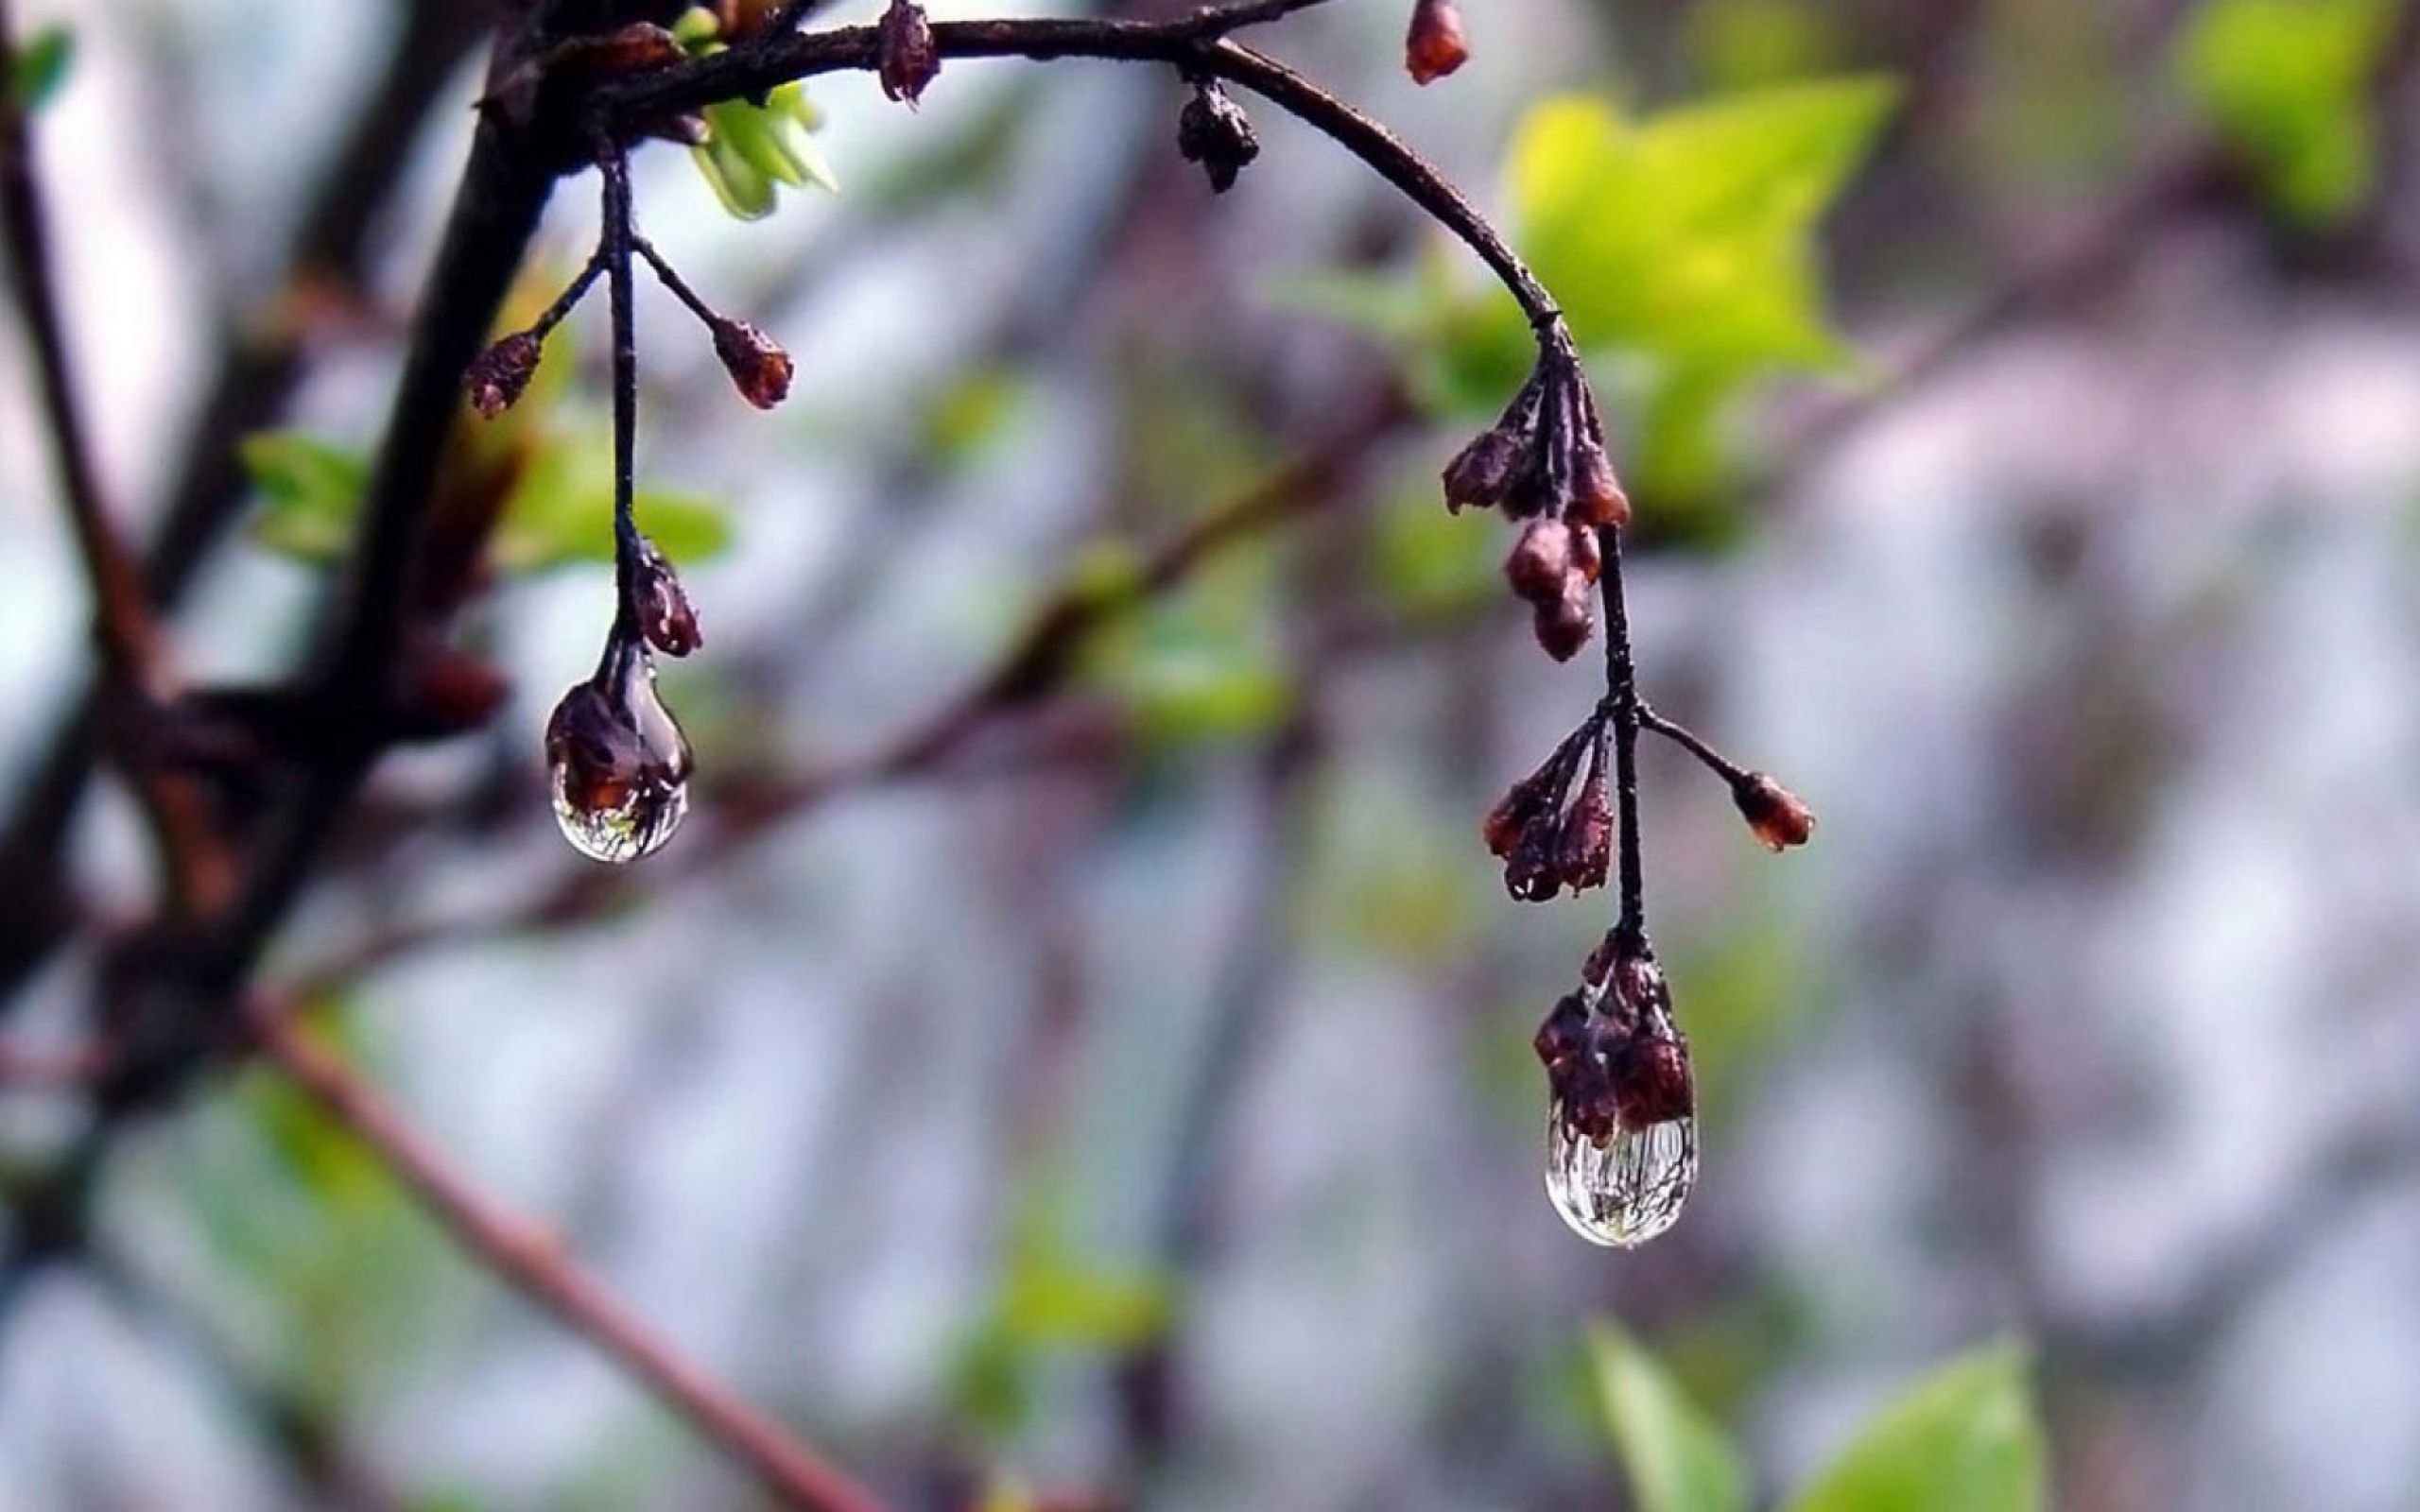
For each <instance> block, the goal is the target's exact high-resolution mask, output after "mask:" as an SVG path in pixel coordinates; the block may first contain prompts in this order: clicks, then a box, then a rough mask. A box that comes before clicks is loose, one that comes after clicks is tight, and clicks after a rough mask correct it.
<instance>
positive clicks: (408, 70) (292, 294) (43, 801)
mask: <svg viewBox="0 0 2420 1512" xmlns="http://www.w3.org/2000/svg"><path fill="white" fill-rule="evenodd" d="M398 9H399V10H400V13H401V16H402V23H403V24H402V28H401V30H400V32H399V34H398V35H397V38H396V41H395V44H394V47H393V49H392V50H391V51H390V52H389V54H388V56H387V60H386V62H385V64H384V66H383V68H382V69H381V71H380V72H379V74H378V75H377V77H375V78H374V79H373V80H372V82H371V84H370V86H369V88H368V90H367V91H366V93H365V95H364V103H363V105H362V107H361V109H360V111H359V112H358V113H357V114H355V115H354V118H353V120H352V123H351V125H350V126H349V127H348V128H347V129H346V130H345V133H344V137H343V141H342V143H341V145H340V146H338V148H337V152H336V155H335V156H334V157H333V158H332V159H331V160H330V161H329V163H328V164H327V166H326V167H325V168H324V169H323V170H322V171H321V173H320V177H319V179H318V180H315V182H314V186H313V188H312V189H311V191H310V192H309V194H308V196H307V198H306V201H305V204H304V207H303V210H302V216H301V220H300V224H299V225H298V227H297V228H296V230H295V232H294V234H293V239H292V241H291V244H290V246H289V247H288V249H287V251H286V254H285V263H284V266H283V268H282V269H281V271H280V273H279V275H278V281H277V289H276V292H275V294H274V295H273V296H272V297H271V298H270V300H269V301H268V313H266V314H264V315H263V316H262V317H260V318H245V319H238V320H236V321H234V322H233V323H232V324H230V325H229V326H228V327H227V328H226V329H225V330H224V331H223V332H222V333H221V334H220V337H219V340H220V350H219V356H218V364H217V369H216V371H215V372H214V373H213V374H212V376H211V377H210V379H209V380H208V382H207V385H206V387H205V389H204V396H203V398H202V400H201V403H200V404H199V408H198V412H197V416H196V419H195V421H194V422H193V424H192V426H191V428H190V430H189V431H188V433H187V436H186V438H185V441H184V444H183V446H182V449H181V451H180V454H179V456H178V460H177V462H176V464H175V466H174V467H173V468H172V469H171V470H170V471H169V472H168V474H167V476H168V479H169V482H168V488H169V490H170V491H169V494H168V497H167V499H166V501H165V507H164V510H163V513H162V517H161V522H160V525H159V528H158V531H157V533H156V536H155V538H154V540H153V542H152V544H151V547H150V549H149V550H148V552H147V554H146V557H145V559H144V562H143V571H142V581H143V586H144V589H145V590H146V591H147V593H148V594H149V601H150V603H152V604H153V605H154V606H156V607H157V608H158V609H160V610H166V609H168V608H171V607H173V606H174V605H175V604H176V603H177V602H178V601H179V600H181V599H182V597H183V596H184V593H185V592H186V590H187V589H188V588H189V587H190V586H191V584H192V582H193V579H194V576H195V575H196V573H197V571H198V569H199V566H200V564H201V562H202V561H203V560H204V559H205V558H206V556H207V554H208V552H209V551H210V549H211V548H212V547H213V546H214V545H215V544H216V542H217V541H220V540H221V539H223V537H224V534H225V530H226V527H227V525H228V524H229V523H230V522H232V521H233V519H234V517H235V515H236V514H237V512H238V511H239V510H240V508H241V507H242V506H243V503H244V501H245V498H246V496H247V491H248V488H247V484H246V480H245V475H244V472H243V469H242V467H241V465H240V463H239V462H238V459H237V455H236V443H237V442H238V441H240V440H241V439H242V438H244V437H245V436H246V435H249V434H250V433H251V432H253V431H255V430H259V429H261V428H262V427H264V426H267V425H268V424H270V423H271V422H273V421H275V420H276V419H277V418H278V417H279V416H280V415H281V414H283V413H284V411H285V405H286V404H287V402H288V400H289V399H290V398H291V397H292V395H293V393H294V390H295V388H296V387H298V385H299V384H300V383H301V381H302V375H303V373H304V371H305V370H306V366H307V365H306V356H307V343H308V341H309V339H310V337H311V335H312V334H313V331H312V322H311V321H310V320H308V319H307V318H303V312H305V311H307V310H308V309H310V308H311V307H313V305H314V304H316V303H321V302H324V301H325V300H326V298H327V297H328V296H329V295H330V294H331V293H332V292H338V291H343V292H347V293H350V292H356V291H358V290H359V288H360V286H361V284H362V282H363V279H364V277H365V275H366V273H367V271H368V260H369V257H370V254H371V250H372V248H371V245H370V232H371V229H372V225H373V224H374V223H375V221H376V218H377V216H378V215H379V214H380V213H381V212H382V211H383V210H384V209H385V208H386V207H387V204H388V202H389V199H390V198H392V194H393V190H394V187H395V184H396V181H397V180H398V179H399V177H400V176H401V175H402V173H403V171H404V168H405V166H406V164H407V163H410V162H411V161H412V151H411V148H412V145H413V144H414V142H416V141H417V140H418V138H419V137H420V135H421V133H422V131H423V129H424V128H425V126H426V125H427V123H428V119H429V115H430V112H431V111H432V110H433V109H434V107H435V105H436V101H437V97H438V94H439V92H440V91H441V88H442V87H443V85H444V82H445V80H446V78H447V77H448V76H449V75H451V74H452V73H453V71H454V70H455V68H456V67H458V65H459V64H460V63H461V61H462V60H463V59H465V58H466V57H467V56H469V53H470V50H471V44H472V43H473V42H474V41H475V39H476V38H477V37H478V35H479V34H480V32H481V30H482V29H483V26H484V25H485V16H484V8H483V7H482V6H480V5H479V4H477V3H476V0H401V3H400V4H399V6H398ZM103 736H104V730H103V719H102V690H101V688H100V686H99V685H98V684H95V685H94V686H92V687H90V688H88V689H87V691H86V692H85V693H84V694H83V695H82V696H81V697H80V698H79V699H78V701H77V705H76V710H75V712H74V713H72V714H70V715H69V716H68V717H67V718H66V719H65V720H64V721H63V722H62V723H61V727H60V729H59V730H58V731H57V732H56V733H55V734H54V735H53V736H52V737H51V738H50V740H49V741H48V742H47V743H46V745H45V746H44V747H43V751H42V754H41V755H40V756H39V757H38V758H37V759H36V761H35V762H34V764H33V765H32V767H31V769H30V771H29V773H28V775H27V776H26V779H25V781H24V782H23V784H22V786H21V791H20V793H19V795H18V797H17V799H15V802H14V804H13V806H12V808H11V809H10V811H9V818H8V821H7V823H6V824H5V825H0V1016H5V1014H6V1010H7V1005H8V1003H9V998H10V996H11V995H12V989H13V988H16V987H17V986H18V985H20V984H21V983H22V982H23V981H24V980H25V979H26V976H27V974H28V973H30V972H31V971H32V970H33V969H34V968H35V967H36V966H38V965H39V964H40V963H41V962H42V961H43V958H44V957H46V956H47V955H48V954H49V953H50V951H51V950H52V949H53V948H54V947H55V946H56V945H58V943H59V942H60V941H61V939H62V938H63V937H64V936H66V934H67V932H68V931H69V929H71V928H72V927H73V924H74V911H73V904H72V902H71V901H70V900H71V892H70V886H71V885H70V883H69V881H68V878H67V876H66V868H65V864H64V861H65V848H66V841H67V836H68V833H69V832H70V829H71V827H72V825H73V823H74V821H75V817H76V815H77V813H78V809H79V807H80V799H81V797H82V795H83V792H84V788H85V783H86V781H87V779H88V778H89V776H90V774H91V771H92V765H93V761H94V758H95V754H96V753H97V751H98V748H99V746H100V743H101V741H102V739H103Z"/></svg>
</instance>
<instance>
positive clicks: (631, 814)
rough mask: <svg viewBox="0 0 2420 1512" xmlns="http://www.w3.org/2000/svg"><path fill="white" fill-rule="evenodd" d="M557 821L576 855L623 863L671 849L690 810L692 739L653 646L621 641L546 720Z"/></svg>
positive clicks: (615, 644)
mask: <svg viewBox="0 0 2420 1512" xmlns="http://www.w3.org/2000/svg"><path fill="white" fill-rule="evenodd" d="M546 764H547V766H548V768H549V769H550V772H551V775H552V778H553V783H554V799H555V819H556V822H557V823H559V824H561V825H562V832H563V838H564V839H566V840H569V841H570V842H571V843H572V847H573V849H575V850H577V851H579V853H580V854H582V855H584V856H588V857H590V858H592V859H594V860H597V861H604V862H610V863H614V864H615V865H620V864H622V863H624V862H630V861H636V860H637V859H639V858H640V857H641V856H644V855H647V854H648V853H649V852H651V851H656V850H657V849H659V848H661V847H662V846H663V844H664V842H666V840H669V839H670V838H672V832H673V831H675V830H677V829H679V828H680V827H681V820H682V818H683V816H685V815H686V814H687V813H688V812H689V773H690V770H691V767H692V765H693V763H692V761H691V758H690V754H689V742H688V740H687V738H686V737H685V736H683V734H682V733H681V727H680V725H679V724H677V723H675V722H674V720H673V718H672V714H671V712H670V711H669V710H667V709H666V708H665V707H664V702H663V700H662V699H660V698H658V697H657V696H656V692H655V662H654V660H653V658H651V657H650V656H648V652H647V649H646V647H645V646H642V645H638V644H631V643H626V642H625V641H623V640H622V639H621V638H619V637H617V638H616V640H615V642H614V644H612V645H610V646H608V647H607V650H606V653H605V662H604V664H603V665H601V666H599V667H598V668H597V672H596V678H595V679H592V680H590V681H587V682H583V683H581V684H579V686H578V687H575V688H573V689H572V690H571V691H570V692H569V693H566V694H564V695H563V698H562V702H561V703H559V704H557V705H556V706H555V713H554V717H553V718H552V719H550V720H548V721H547V723H546Z"/></svg>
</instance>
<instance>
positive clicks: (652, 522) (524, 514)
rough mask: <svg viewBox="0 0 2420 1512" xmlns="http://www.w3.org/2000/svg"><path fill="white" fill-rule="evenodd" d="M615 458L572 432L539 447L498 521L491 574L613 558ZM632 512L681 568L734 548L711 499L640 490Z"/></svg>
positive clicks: (602, 444) (596, 439) (599, 440)
mask: <svg viewBox="0 0 2420 1512" xmlns="http://www.w3.org/2000/svg"><path fill="white" fill-rule="evenodd" d="M612 456H613V452H612V448H611V444H610V443H609V442H608V440H607V439H606V438H604V437H601V436H588V435H575V436H572V437H564V438H552V439H549V440H548V441H546V442H545V443H544V444H543V445H542V446H541V447H540V448H539V449H538V451H537V454H536V455H534V456H533V457H531V459H530V461H529V464H528V466H527V468H526V469H525V470H524V471H523V472H522V474H521V479H520V482H519V484H518V485H517V486H516V487H515V488H514V490H513V491H512V497H511V498H510V500H509V501H507V502H506V504H505V508H504V518H503V519H502V520H501V521H499V522H498V523H497V525H496V532H495V539H494V541H493V542H492V543H491V545H490V547H489V551H490V555H491V556H492V557H493V559H494V562H495V566H496V570H497V571H499V572H501V573H506V574H512V575H517V574H524V573H535V572H544V571H546V570H547V569H549V568H554V567H563V566H569V565H571V564H573V563H577V562H609V561H612V560H613V559H614V474H613V462H612ZM631 512H632V513H633V514H635V515H636V516H637V517H638V523H639V528H640V529H642V530H644V531H646V532H647V533H648V535H649V536H650V537H652V538H654V541H655V543H656V545H658V546H659V547H661V548H663V551H664V554H665V555H666V556H667V557H669V558H672V559H673V560H674V561H676V562H679V563H681V564H682V565H683V566H686V565H688V564H690V563H693V562H698V561H703V560H706V559H708V558H714V557H718V556H720V555H721V554H722V553H724V552H725V551H728V550H729V549H730V548H731V521H730V517H729V516H728V515H727V514H726V513H725V512H724V510H723V508H722V507H721V506H720V505H718V504H717V503H715V502H714V501H713V500H711V499H706V498H701V497H700V496H698V495H695V494H687V493H676V492H669V491H666V490H655V489H641V490H638V491H637V493H636V494H635V495H634V496H633V497H632V498H631Z"/></svg>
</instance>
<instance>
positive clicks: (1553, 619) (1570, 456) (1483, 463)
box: [1444, 348, 1630, 662]
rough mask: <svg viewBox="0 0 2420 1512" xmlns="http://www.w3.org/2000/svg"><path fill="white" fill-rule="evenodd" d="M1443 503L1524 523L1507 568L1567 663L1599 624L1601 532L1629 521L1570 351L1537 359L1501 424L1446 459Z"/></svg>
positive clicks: (1543, 641) (1591, 397) (1592, 401)
mask: <svg viewBox="0 0 2420 1512" xmlns="http://www.w3.org/2000/svg"><path fill="white" fill-rule="evenodd" d="M1444 485H1445V507H1447V508H1449V509H1451V510H1453V511H1454V512H1455V513H1457V514H1459V513H1461V511H1462V510H1463V509H1465V508H1494V509H1501V510H1503V511H1504V513H1505V514H1506V515H1507V516H1509V517H1510V518H1512V519H1514V520H1521V521H1526V522H1528V523H1527V524H1525V526H1524V527H1523V529H1522V532H1521V538H1520V540H1519V541H1516V542H1515V543H1514V545H1513V554H1512V556H1510V557H1509V558H1506V559H1505V563H1504V575H1505V576H1506V578H1508V579H1509V580H1510V581H1511V583H1512V585H1513V592H1514V593H1518V594H1519V595H1520V596H1521V598H1522V599H1523V600H1524V601H1526V602H1527V603H1528V604H1529V605H1530V610H1531V616H1532V623H1533V627H1534V629H1535V631H1536V633H1537V638H1538V644H1539V645H1541V646H1543V647H1544V648H1545V649H1546V652H1547V655H1548V656H1551V657H1553V658H1554V659H1555V660H1556V661H1558V662H1567V661H1569V660H1571V658H1572V657H1573V656H1575V655H1577V654H1578V652H1579V650H1580V648H1581V647H1582V645H1584V644H1587V641H1588V637H1589V635H1590V633H1591V632H1592V631H1593V630H1594V629H1595V627H1596V615H1595V610H1594V606H1593V602H1592V599H1591V596H1590V590H1591V589H1592V588H1593V587H1594V585H1595V583H1596V581H1597V574H1598V571H1599V567H1600V565H1601V560H1600V543H1599V538H1598V532H1599V531H1600V530H1614V529H1619V528H1620V527H1622V526H1623V525H1626V524H1629V523H1630V499H1629V497H1628V496H1627V495H1626V494H1624V493H1623V492H1622V487H1621V483H1620V481H1619V480H1618V479H1617V478H1616V477H1615V476H1614V464H1613V461H1612V459H1611V458H1610V457H1609V456H1607V455H1606V454H1605V432H1604V422H1603V421H1602V420H1601V419H1600V418H1599V415H1598V413H1597V399H1596V395H1595V394H1593V393H1591V392H1590V391H1589V388H1588V380H1587V379H1586V378H1585V377H1584V376H1583V375H1582V373H1581V371H1580V364H1579V360H1578V359H1577V358H1576V357H1575V356H1574V355H1572V353H1571V352H1569V350H1568V349H1567V348H1565V349H1563V350H1560V351H1549V352H1547V354H1546V355H1544V356H1543V357H1541V358H1540V359H1539V361H1538V365H1537V367H1536V369H1534V370H1532V371H1531V372H1530V379H1529V381H1528V382H1527V383H1525V384H1523V385H1522V386H1521V391H1520V392H1519V393H1518V394H1515V395H1514V396H1513V403H1512V404H1510V405H1508V406H1507V407H1506V408H1505V411H1504V414H1503V415H1502V417H1501V418H1500V419H1498V420H1497V421H1496V422H1495V424H1494V425H1493V426H1491V427H1489V428H1488V429H1487V430H1484V431H1482V432H1480V433H1479V434H1478V437H1477V438H1474V439H1473V440H1472V441H1471V443H1470V444H1469V445H1468V446H1465V447H1463V448H1462V450H1461V452H1460V453H1459V454H1457V455H1456V456H1455V457H1454V459H1453V461H1451V462H1449V463H1447V464H1446V467H1445V474H1444Z"/></svg>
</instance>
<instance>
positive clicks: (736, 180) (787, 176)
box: [690, 80, 840, 220]
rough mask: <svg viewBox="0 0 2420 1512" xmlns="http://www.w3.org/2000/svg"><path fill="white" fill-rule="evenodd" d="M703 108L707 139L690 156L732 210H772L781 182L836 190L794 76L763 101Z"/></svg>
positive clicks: (753, 216) (812, 112)
mask: <svg viewBox="0 0 2420 1512" xmlns="http://www.w3.org/2000/svg"><path fill="white" fill-rule="evenodd" d="M704 113H705V120H706V132H707V135H706V140H705V141H704V142H702V143H700V144H699V145H698V146H695V147H693V148H691V149H690V152H691V158H692V161H694V162H695V163H697V165H698V171H699V172H700V173H702V174H703V175H705V179H706V182H707V183H708V184H709V185H711V186H712V187H713V189H714V191H715V195H716V198H719V199H720V200H721V201H722V205H723V208H724V209H725V210H727V211H729V212H730V213H731V214H732V215H735V216H737V217H738V218H739V219H741V220H758V219H761V218H763V217H764V216H766V215H771V214H772V213H773V208H774V205H775V203H776V202H777V198H778V195H777V190H776V186H777V185H780V184H788V185H789V186H790V187H792V188H804V187H806V186H807V185H809V184H812V185H814V186H815V187H817V188H819V189H823V190H826V191H830V192H836V193H837V192H838V189H839V187H840V184H839V180H838V179H836V178H835V177H834V176H833V173H832V165H831V164H830V163H827V162H825V161H824V158H823V154H822V153H821V151H820V150H819V149H818V148H817V147H816V146H815V142H814V140H813V138H812V137H810V136H809V135H808V133H809V132H810V131H811V130H813V129H815V127H816V126H817V125H819V124H820V123H821V116H820V115H819V114H818V113H817V112H816V109H815V107H814V106H813V105H812V104H810V103H809V102H808V100H807V98H806V93H805V91H804V89H802V88H801V87H800V86H799V85H798V83H797V82H796V81H795V80H793V81H792V82H790V83H788V84H785V85H783V86H782V87H781V88H779V89H777V90H775V91H774V92H773V93H772V94H769V95H768V96H767V97H766V101H765V103H764V104H763V105H762V106H757V105H752V104H750V103H749V102H748V101H746V100H724V101H722V102H720V103H718V104H715V105H709V106H707V107H706V109H705V112H704Z"/></svg>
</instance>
